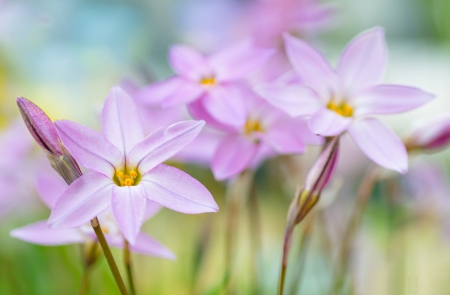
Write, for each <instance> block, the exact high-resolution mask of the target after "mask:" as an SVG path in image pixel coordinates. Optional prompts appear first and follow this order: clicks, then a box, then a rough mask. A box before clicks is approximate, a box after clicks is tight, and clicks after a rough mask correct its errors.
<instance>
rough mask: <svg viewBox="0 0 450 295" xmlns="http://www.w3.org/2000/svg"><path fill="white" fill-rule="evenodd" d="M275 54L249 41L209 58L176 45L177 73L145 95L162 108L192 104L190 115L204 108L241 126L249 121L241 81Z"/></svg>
mask: <svg viewBox="0 0 450 295" xmlns="http://www.w3.org/2000/svg"><path fill="white" fill-rule="evenodd" d="M273 53H274V51H273V50H270V49H260V48H256V47H254V46H253V45H252V43H251V42H250V41H248V40H247V41H245V42H241V43H238V44H237V45H234V46H231V47H229V48H225V49H223V50H221V51H218V52H216V53H215V54H213V55H211V56H210V57H206V56H204V55H203V54H202V53H200V52H198V51H196V50H195V49H193V48H190V47H187V46H181V45H177V46H173V47H172V48H171V49H170V53H169V62H170V64H171V66H172V68H173V69H174V70H175V72H176V73H177V75H176V76H174V77H171V78H169V79H167V80H164V81H161V82H158V83H155V84H153V85H150V86H148V87H147V89H146V93H145V94H144V95H145V96H146V97H147V99H148V100H149V101H152V102H154V103H160V104H161V105H162V107H171V106H176V105H181V104H190V111H191V114H193V112H195V110H192V108H194V109H195V108H198V107H201V108H203V109H204V110H205V111H206V112H207V113H208V114H209V115H210V116H211V117H213V118H214V119H215V120H217V121H219V122H220V123H221V124H224V125H228V126H233V127H238V126H240V125H242V124H244V123H245V120H246V118H245V114H246V109H245V102H244V101H242V100H241V96H240V95H239V92H240V91H241V83H242V82H243V81H244V79H245V78H246V76H248V74H249V73H251V72H252V71H254V70H256V69H257V68H258V67H260V66H262V64H263V63H264V62H265V61H266V60H267V59H268V58H269V57H270V55H272V54H273ZM193 103H195V104H193ZM193 117H194V118H195V115H193Z"/></svg>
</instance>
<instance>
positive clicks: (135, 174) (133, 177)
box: [128, 170, 137, 179]
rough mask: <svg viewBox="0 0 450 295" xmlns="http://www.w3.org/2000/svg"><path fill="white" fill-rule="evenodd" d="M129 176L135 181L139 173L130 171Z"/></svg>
mask: <svg viewBox="0 0 450 295" xmlns="http://www.w3.org/2000/svg"><path fill="white" fill-rule="evenodd" d="M128 175H130V177H131V178H132V179H135V178H136V177H137V173H136V171H134V170H129V171H128Z"/></svg>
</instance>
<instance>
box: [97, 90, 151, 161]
mask: <svg viewBox="0 0 450 295" xmlns="http://www.w3.org/2000/svg"><path fill="white" fill-rule="evenodd" d="M102 133H103V135H104V136H105V138H106V139H107V140H108V141H109V142H111V143H112V144H113V145H115V146H116V147H117V148H118V149H119V150H120V151H121V152H122V154H123V155H126V154H127V153H128V152H129V151H130V150H131V149H132V148H133V146H135V145H136V144H137V143H138V142H139V141H141V140H142V139H143V138H144V130H143V129H142V123H141V120H140V118H139V113H138V111H137V108H136V105H135V104H134V102H133V100H132V99H131V98H130V97H129V96H128V94H127V93H125V91H123V90H122V89H121V88H120V87H117V86H116V87H113V88H111V91H110V92H109V94H108V97H107V98H106V100H105V103H104V105H103V111H102Z"/></svg>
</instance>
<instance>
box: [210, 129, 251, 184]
mask: <svg viewBox="0 0 450 295" xmlns="http://www.w3.org/2000/svg"><path fill="white" fill-rule="evenodd" d="M257 151H258V145H257V144H256V143H254V142H253V141H251V140H250V139H247V138H245V137H243V136H242V135H240V134H229V135H227V136H226V137H225V138H224V139H223V140H222V142H221V143H220V144H219V147H218V148H217V150H216V153H215V154H214V156H213V160H212V164H211V170H212V172H213V173H214V177H215V178H216V179H217V180H224V179H227V178H230V177H232V176H234V175H236V174H238V173H240V172H242V171H244V170H245V169H246V168H247V167H248V166H249V165H250V164H251V162H252V160H253V158H254V156H255V155H256V152H257Z"/></svg>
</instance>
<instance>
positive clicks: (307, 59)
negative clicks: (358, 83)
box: [283, 33, 336, 99]
mask: <svg viewBox="0 0 450 295" xmlns="http://www.w3.org/2000/svg"><path fill="white" fill-rule="evenodd" d="M283 38H284V44H285V46H286V53H287V55H288V57H289V60H290V61H291V64H292V66H293V67H294V69H295V71H296V72H297V73H298V74H299V76H300V78H301V79H302V81H303V82H305V83H306V84H307V85H309V86H311V88H313V89H314V90H315V91H317V93H318V94H319V95H320V97H321V98H322V99H328V98H329V97H330V95H331V91H332V89H333V88H334V87H335V86H334V85H335V83H336V74H335V72H334V71H333V69H332V68H331V66H330V64H329V63H328V62H327V60H326V59H325V58H324V57H323V56H322V55H321V54H320V53H319V52H318V51H317V50H316V49H315V48H313V47H312V46H311V45H309V44H308V43H306V42H305V41H303V40H301V39H298V38H295V37H293V36H291V35H290V34H287V33H286V34H284V35H283Z"/></svg>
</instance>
